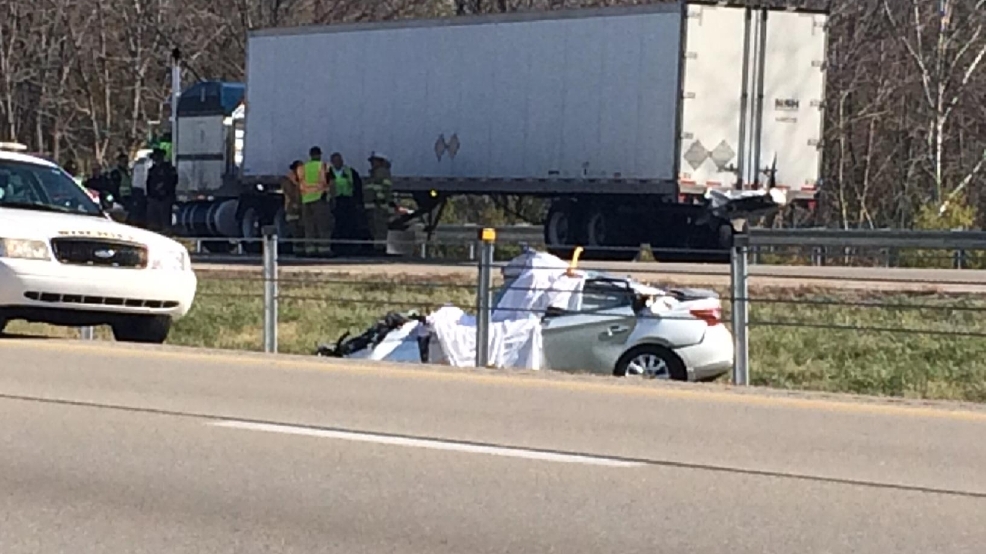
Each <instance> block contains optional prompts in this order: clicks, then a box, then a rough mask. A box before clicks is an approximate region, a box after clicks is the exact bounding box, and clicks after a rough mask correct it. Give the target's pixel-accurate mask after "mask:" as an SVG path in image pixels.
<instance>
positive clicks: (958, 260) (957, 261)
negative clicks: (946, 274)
mask: <svg viewBox="0 0 986 554" xmlns="http://www.w3.org/2000/svg"><path fill="white" fill-rule="evenodd" d="M952 267H953V268H954V269H964V268H965V250H956V251H955V255H954V263H953V264H952Z"/></svg>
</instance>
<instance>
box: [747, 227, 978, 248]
mask: <svg viewBox="0 0 986 554" xmlns="http://www.w3.org/2000/svg"><path fill="white" fill-rule="evenodd" d="M735 241H736V242H735V244H736V245H737V246H741V245H742V246H800V247H809V248H811V247H831V248H892V249H927V250H980V249H986V232H983V231H908V230H898V229H876V230H855V229H850V230H842V229H750V231H749V233H747V234H742V235H736V237H735Z"/></svg>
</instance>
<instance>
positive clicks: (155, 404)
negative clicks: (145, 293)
mask: <svg viewBox="0 0 986 554" xmlns="http://www.w3.org/2000/svg"><path fill="white" fill-rule="evenodd" d="M0 421H2V424H0V492H2V494H0V552H3V553H4V554H19V553H28V552H30V553H38V552H45V553H49V552H52V553H54V552H72V553H90V552H92V553H96V552H98V553H123V552H126V553H128V554H134V553H144V552H161V553H168V554H175V553H185V552H195V553H227V552H228V553H233V552H236V553H253V552H278V553H293V552H319V553H336V552H338V553H347V554H350V553H360V552H367V553H369V552H373V553H379V552H401V553H404V552H407V553H422V554H423V553H444V552H449V553H453V552H454V553H464V552H469V553H485V552H525V553H526V552H537V553H542V552H559V553H565V554H577V553H583V552H585V553H600V552H624V553H636V552H647V553H655V552H667V553H682V552H687V553H729V554H736V553H763V552H777V553H785V554H787V553H794V552H797V553H816V552H818V553H821V552H826V553H847V552H853V553H881V554H882V553H887V552H893V553H895V554H903V553H915V554H918V553H920V554H927V553H929V552H936V553H946V552H947V553H956V554H958V553H970V554H973V553H975V554H979V553H981V552H982V551H983V544H986V526H984V525H983V522H984V521H986V471H984V467H986V466H984V460H986V440H983V439H984V438H986V410H983V409H980V408H978V407H974V406H973V407H970V406H954V405H939V404H933V403H928V404H917V403H907V402H884V401H875V400H861V399H851V398H843V397H829V396H812V395H802V394H784V393H778V392H764V391H731V390H729V389H726V388H724V387H721V386H713V385H698V386H672V385H670V384H665V383H654V382H650V383H643V382H636V383H634V382H628V381H622V382H618V381H616V380H614V379H611V378H594V377H581V376H561V375H556V374H548V373H545V374H534V375H532V374H526V373H523V374H520V373H519V374H512V375H508V374H503V373H496V372H485V371H475V370H471V371H456V370H452V369H441V368H412V367H404V368H400V367H396V366H380V365H369V364H366V363H351V362H345V363H343V362H339V361H329V360H322V359H317V358H305V357H287V356H264V355H256V354H241V353H222V352H207V351H196V350H183V349H170V348H138V347H127V346H121V345H114V344H112V343H108V344H102V343H95V344H93V343H80V342H61V341H45V340H26V339H15V338H8V339H0Z"/></svg>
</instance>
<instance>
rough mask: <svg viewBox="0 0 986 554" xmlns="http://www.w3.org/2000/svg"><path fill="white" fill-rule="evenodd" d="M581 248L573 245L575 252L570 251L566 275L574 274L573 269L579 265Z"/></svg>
mask: <svg viewBox="0 0 986 554" xmlns="http://www.w3.org/2000/svg"><path fill="white" fill-rule="evenodd" d="M582 251H583V248H582V247H581V246H576V247H575V252H573V253H572V259H571V261H569V262H568V275H569V276H572V275H574V274H575V270H576V269H577V268H578V267H579V257H580V256H582Z"/></svg>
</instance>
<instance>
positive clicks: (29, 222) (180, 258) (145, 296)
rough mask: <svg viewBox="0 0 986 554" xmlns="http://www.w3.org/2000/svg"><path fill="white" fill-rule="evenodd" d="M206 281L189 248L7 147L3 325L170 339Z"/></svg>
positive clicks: (0, 201) (0, 204)
mask: <svg viewBox="0 0 986 554" xmlns="http://www.w3.org/2000/svg"><path fill="white" fill-rule="evenodd" d="M197 285H198V283H197V280H196V277H195V273H194V272H193V271H192V267H191V261H190V259H189V255H188V250H187V249H186V248H185V247H184V246H182V245H181V244H179V243H178V242H175V241H173V240H171V239H169V238H167V237H164V236H161V235H158V234H156V233H151V232H148V231H145V230H142V229H137V228H135V227H130V226H127V225H122V224H120V223H116V222H114V221H112V220H111V219H110V218H109V217H108V216H107V215H106V214H105V213H104V212H103V210H102V209H101V208H100V206H99V205H98V204H97V203H96V202H94V201H93V200H92V198H90V197H89V195H87V194H86V192H85V190H84V189H82V188H81V187H79V186H78V185H77V184H76V183H75V182H74V181H73V179H72V177H70V176H69V175H68V174H67V173H66V172H65V171H63V170H62V169H61V168H59V167H58V166H57V165H55V164H53V163H51V162H49V161H46V160H43V159H41V158H37V157H34V156H29V155H25V154H22V153H16V152H11V151H9V148H8V149H6V150H5V149H4V148H3V147H2V145H0V331H2V330H3V328H4V327H5V326H6V324H7V323H8V322H10V321H13V320H26V321H32V322H40V323H48V324H52V325H63V326H95V325H109V326H110V327H111V328H112V329H113V335H114V336H115V337H116V339H117V340H120V341H129V342H148V343H163V342H164V341H165V340H166V339H167V337H168V333H169V332H170V330H171V324H172V322H173V321H175V320H177V319H179V318H181V317H182V316H184V315H185V314H186V313H188V310H189V309H190V308H191V306H192V302H193V300H194V298H195V292H196V288H197Z"/></svg>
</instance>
